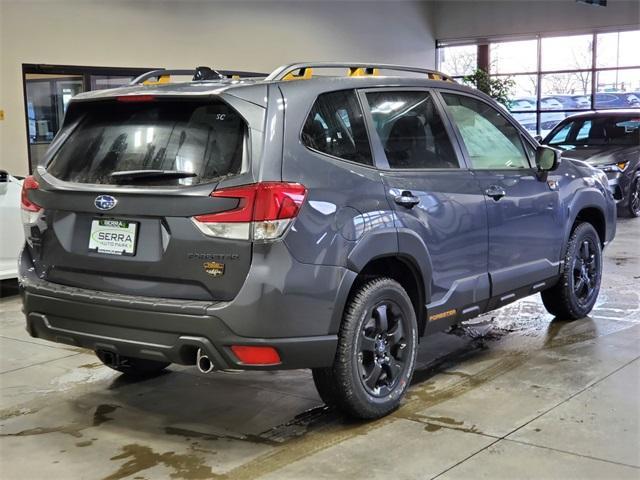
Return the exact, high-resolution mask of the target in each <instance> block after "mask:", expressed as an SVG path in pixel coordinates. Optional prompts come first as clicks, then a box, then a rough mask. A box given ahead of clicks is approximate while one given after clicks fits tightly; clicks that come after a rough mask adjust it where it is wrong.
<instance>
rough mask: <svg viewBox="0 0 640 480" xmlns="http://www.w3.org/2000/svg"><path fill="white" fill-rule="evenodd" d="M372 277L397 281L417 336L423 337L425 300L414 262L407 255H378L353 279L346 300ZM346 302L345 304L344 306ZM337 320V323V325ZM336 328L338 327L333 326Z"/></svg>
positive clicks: (422, 285) (423, 285)
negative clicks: (408, 304)
mask: <svg viewBox="0 0 640 480" xmlns="http://www.w3.org/2000/svg"><path fill="white" fill-rule="evenodd" d="M372 277H388V278H391V279H393V280H395V281H397V282H398V283H399V284H400V285H401V286H402V288H404V290H405V291H406V292H407V295H409V298H410V299H411V303H412V305H413V309H414V312H415V313H416V319H417V322H418V334H419V335H423V334H424V331H425V328H426V318H427V316H426V307H425V305H426V303H427V302H426V298H425V284H424V279H423V277H422V274H421V272H420V269H419V267H418V265H417V264H416V262H415V260H414V259H413V258H411V257H410V256H408V255H399V254H397V253H388V254H384V255H379V256H376V257H374V258H372V259H371V260H369V262H368V263H367V264H365V265H364V267H363V268H362V269H361V270H360V271H359V272H358V275H357V277H356V278H355V279H354V281H353V283H352V285H351V289H350V291H349V295H348V298H351V296H352V295H354V293H355V292H356V291H357V289H358V288H359V287H360V286H361V285H362V284H364V283H365V282H366V281H367V280H368V279H370V278H372ZM346 303H347V302H345V304H346ZM339 320H340V319H338V323H339ZM335 328H338V325H336V326H335Z"/></svg>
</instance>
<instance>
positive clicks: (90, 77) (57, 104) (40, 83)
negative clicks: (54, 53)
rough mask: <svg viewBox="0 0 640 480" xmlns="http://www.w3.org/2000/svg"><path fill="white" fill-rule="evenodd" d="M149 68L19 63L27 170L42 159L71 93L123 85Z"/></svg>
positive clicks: (60, 123)
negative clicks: (22, 92)
mask: <svg viewBox="0 0 640 480" xmlns="http://www.w3.org/2000/svg"><path fill="white" fill-rule="evenodd" d="M149 70H153V68H115V67H113V68H112V67H76V66H62V65H34V64H23V65H22V78H23V85H24V102H25V105H24V107H25V113H26V115H25V117H26V119H27V144H28V145H29V149H28V155H29V171H30V172H32V171H33V170H34V169H35V168H36V167H37V166H38V165H40V164H41V163H42V160H43V158H44V155H45V153H46V152H47V149H48V148H49V144H50V143H51V141H52V140H53V137H54V136H55V135H56V133H58V130H59V129H60V127H61V125H62V121H63V118H64V114H65V112H66V110H67V105H68V104H69V101H70V100H71V97H73V96H74V95H77V94H78V93H82V92H86V91H89V90H103V89H106V88H116V87H122V86H125V85H127V84H128V83H129V82H130V81H131V80H133V79H134V78H135V77H137V76H139V75H141V74H142V73H145V72H148V71H149Z"/></svg>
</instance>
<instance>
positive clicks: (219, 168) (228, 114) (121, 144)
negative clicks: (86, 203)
mask: <svg viewBox="0 0 640 480" xmlns="http://www.w3.org/2000/svg"><path fill="white" fill-rule="evenodd" d="M77 108H82V109H83V110H82V113H81V114H80V115H81V117H80V120H79V123H78V125H77V127H76V128H75V129H74V131H73V132H72V133H71V135H70V136H69V138H68V139H67V141H66V142H65V143H64V144H63V145H62V146H61V147H60V149H59V150H58V151H57V152H56V154H55V155H54V157H53V159H52V160H51V162H50V163H49V165H48V166H47V170H48V171H49V173H51V174H52V175H53V176H55V177H57V178H59V179H61V180H65V181H71V182H78V183H97V184H122V183H136V184H138V183H142V184H145V185H149V184H151V185H154V184H158V185H167V184H169V185H172V184H173V185H194V184H198V183H206V182H211V181H214V180H219V179H221V178H223V177H226V176H231V175H235V174H238V173H240V171H241V169H242V165H243V156H244V155H245V137H246V131H247V128H246V124H245V121H244V119H243V118H242V117H241V116H240V114H238V113H237V112H236V111H235V110H233V109H232V108H231V107H230V106H228V105H227V104H225V103H224V102H222V101H211V102H206V103H204V102H202V101H197V102H196V101H174V100H157V101H148V102H119V101H103V102H95V103H91V104H87V105H78V106H77ZM139 171H145V172H146V173H144V172H143V173H142V174H140V173H137V174H136V172H139ZM154 171H173V172H176V173H175V175H173V176H171V175H166V174H158V175H156V176H154V174H153V172H154ZM131 172H133V173H131ZM129 173H131V174H129Z"/></svg>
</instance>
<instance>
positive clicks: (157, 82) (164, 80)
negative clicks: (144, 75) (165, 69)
mask: <svg viewBox="0 0 640 480" xmlns="http://www.w3.org/2000/svg"><path fill="white" fill-rule="evenodd" d="M163 83H171V75H160V76H159V77H158V80H145V81H144V82H142V84H143V85H162V84H163Z"/></svg>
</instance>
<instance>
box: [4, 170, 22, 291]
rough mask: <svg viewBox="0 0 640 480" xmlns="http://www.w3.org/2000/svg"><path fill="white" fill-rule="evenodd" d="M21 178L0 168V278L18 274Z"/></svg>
mask: <svg viewBox="0 0 640 480" xmlns="http://www.w3.org/2000/svg"><path fill="white" fill-rule="evenodd" d="M21 190H22V180H21V179H20V178H17V177H13V176H11V175H9V174H8V173H7V172H5V171H4V170H0V219H1V222H2V223H1V224H0V280H6V279H9V278H16V277H17V276H18V256H19V253H20V249H21V248H22V246H23V245H24V234H23V231H22V220H21V218H20V217H21V213H20V212H21V210H20V191H21Z"/></svg>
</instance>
